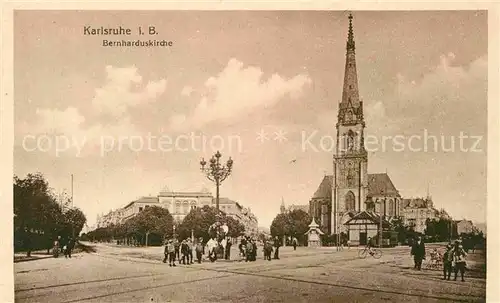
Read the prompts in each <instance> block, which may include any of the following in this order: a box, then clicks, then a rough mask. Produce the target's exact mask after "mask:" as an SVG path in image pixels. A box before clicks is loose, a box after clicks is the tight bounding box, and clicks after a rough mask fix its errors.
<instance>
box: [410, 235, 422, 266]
mask: <svg viewBox="0 0 500 303" xmlns="http://www.w3.org/2000/svg"><path fill="white" fill-rule="evenodd" d="M411 255H412V256H413V261H414V262H415V267H414V268H415V269H416V270H421V269H422V260H424V259H425V245H424V241H422V238H421V237H418V238H417V241H416V242H415V243H414V244H413V246H412V248H411Z"/></svg>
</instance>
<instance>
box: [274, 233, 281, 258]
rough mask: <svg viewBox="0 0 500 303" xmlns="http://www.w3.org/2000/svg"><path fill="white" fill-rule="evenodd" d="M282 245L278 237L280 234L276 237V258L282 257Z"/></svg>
mask: <svg viewBox="0 0 500 303" xmlns="http://www.w3.org/2000/svg"><path fill="white" fill-rule="evenodd" d="M280 246H281V243H280V239H279V238H278V236H276V237H275V238H274V259H275V260H279V259H280V255H279V254H280Z"/></svg>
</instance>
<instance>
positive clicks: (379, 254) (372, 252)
mask: <svg viewBox="0 0 500 303" xmlns="http://www.w3.org/2000/svg"><path fill="white" fill-rule="evenodd" d="M367 255H371V256H372V257H373V258H375V259H380V258H381V257H382V251H381V250H380V249H376V248H373V247H372V248H371V249H369V248H368V247H365V248H364V249H360V250H358V256H359V257H360V258H361V259H364V258H366V256H367Z"/></svg>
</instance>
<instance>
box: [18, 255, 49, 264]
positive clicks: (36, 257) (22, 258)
mask: <svg viewBox="0 0 500 303" xmlns="http://www.w3.org/2000/svg"><path fill="white" fill-rule="evenodd" d="M48 258H52V255H47V254H46V253H45V254H41V253H31V256H30V257H28V256H27V255H26V253H15V254H14V263H18V262H27V261H35V260H42V259H48Z"/></svg>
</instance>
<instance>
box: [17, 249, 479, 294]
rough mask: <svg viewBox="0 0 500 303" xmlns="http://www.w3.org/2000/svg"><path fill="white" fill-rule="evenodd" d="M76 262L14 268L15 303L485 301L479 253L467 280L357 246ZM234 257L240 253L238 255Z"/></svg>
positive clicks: (397, 253) (403, 255)
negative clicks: (250, 255)
mask: <svg viewBox="0 0 500 303" xmlns="http://www.w3.org/2000/svg"><path fill="white" fill-rule="evenodd" d="M96 248H97V253H94V254H77V255H75V256H74V257H73V258H72V259H64V258H58V259H53V258H51V259H44V260H37V261H30V262H22V263H16V264H15V297H16V302H51V303H52V302H252V303H254V302H403V301H405V302H406V301H409V302H446V301H447V302H460V301H462V302H485V292H486V279H485V273H484V270H482V269H483V268H484V266H483V264H484V257H483V256H482V255H481V254H480V253H476V254H471V255H470V260H471V261H470V262H469V263H470V264H471V266H470V267H471V268H472V270H471V271H470V272H468V273H467V277H466V281H465V282H460V281H443V280H441V278H442V277H441V271H440V270H429V269H426V270H422V271H415V270H413V268H412V260H411V258H410V257H409V248H407V247H399V248H391V249H384V250H383V252H384V255H383V256H382V258H380V259H379V260H375V259H373V258H366V259H360V258H358V254H357V249H356V248H351V249H350V250H347V249H345V250H344V251H340V252H337V251H336V250H335V248H319V249H312V248H303V247H300V248H298V249H297V251H293V249H291V248H288V247H286V248H282V249H281V258H280V260H272V261H264V260H263V258H262V253H260V259H258V260H257V261H255V262H248V263H246V262H239V261H237V260H232V261H221V262H219V261H218V262H216V263H210V262H204V263H202V264H194V265H180V266H177V267H175V268H174V267H169V266H168V265H167V264H163V263H161V261H160V260H161V258H162V252H163V250H162V248H161V247H151V248H123V247H115V246H109V245H102V244H100V245H97V246H96ZM233 257H235V258H233V259H237V255H236V254H235V252H233Z"/></svg>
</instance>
